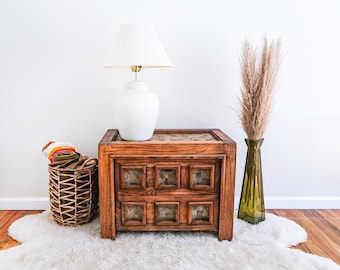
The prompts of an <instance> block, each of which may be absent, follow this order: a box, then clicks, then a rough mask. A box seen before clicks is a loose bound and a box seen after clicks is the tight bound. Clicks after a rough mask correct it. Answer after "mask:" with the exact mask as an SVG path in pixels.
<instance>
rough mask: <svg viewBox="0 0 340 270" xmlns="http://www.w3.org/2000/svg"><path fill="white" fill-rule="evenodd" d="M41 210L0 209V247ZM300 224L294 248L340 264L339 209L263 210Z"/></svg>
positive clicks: (6, 245)
mask: <svg viewBox="0 0 340 270" xmlns="http://www.w3.org/2000/svg"><path fill="white" fill-rule="evenodd" d="M40 212H41V211H18V210H13V211H8V210H6V211H5V210H3V211H0V250H4V249H7V248H10V247H14V246H17V245H19V244H20V243H18V242H17V241H15V240H13V239H12V238H11V237H9V236H8V234H7V230H8V227H9V226H10V224H12V223H13V222H14V221H15V220H17V219H19V218H21V217H23V216H25V215H29V214H36V213H40ZM267 212H268V213H273V214H276V215H279V216H282V217H286V218H288V219H291V220H293V221H295V222H297V223H298V224H300V225H301V226H302V227H303V228H304V229H305V230H306V231H307V233H308V240H307V241H306V242H305V243H302V244H300V245H298V246H296V247H294V248H296V249H300V250H303V251H305V252H308V253H313V254H316V255H319V256H323V257H326V258H330V259H332V260H333V261H335V262H336V263H338V264H340V210H267Z"/></svg>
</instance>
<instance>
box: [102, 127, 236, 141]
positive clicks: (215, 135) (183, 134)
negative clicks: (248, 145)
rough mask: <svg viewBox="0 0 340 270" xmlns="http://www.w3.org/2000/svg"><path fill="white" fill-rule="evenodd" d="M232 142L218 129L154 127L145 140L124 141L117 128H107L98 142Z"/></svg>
mask: <svg viewBox="0 0 340 270" xmlns="http://www.w3.org/2000/svg"><path fill="white" fill-rule="evenodd" d="M221 142H223V143H234V142H233V140H232V139H231V138H229V137H228V136H227V135H226V134H224V133H223V132H222V131H221V130H220V129H156V130H155V132H154V134H153V136H152V138H151V139H150V140H147V141H126V140H124V139H122V137H121V136H120V134H119V131H118V130H117V129H109V130H107V132H106V133H105V135H104V137H103V138H102V140H101V141H100V144H116V143H117V144H121V143H124V144H134V143H141V144H155V143H156V144H158V143H168V144H172V143H176V144H177V143H213V144H214V143H221Z"/></svg>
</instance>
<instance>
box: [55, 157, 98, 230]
mask: <svg viewBox="0 0 340 270" xmlns="http://www.w3.org/2000/svg"><path fill="white" fill-rule="evenodd" d="M97 164H98V160H97V159H95V158H91V159H87V160H86V161H85V162H84V163H83V165H82V166H81V167H80V168H77V169H74V170H70V169H61V168H53V167H51V166H49V167H48V171H49V194H50V209H51V211H52V216H53V218H54V219H55V221H56V222H58V223H59V224H61V225H64V226H77V225H81V224H85V223H88V222H90V221H91V220H92V218H93V217H94V216H95V215H96V213H97V210H98V197H99V194H98V192H99V191H98V171H97Z"/></svg>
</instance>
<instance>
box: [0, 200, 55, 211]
mask: <svg viewBox="0 0 340 270" xmlns="http://www.w3.org/2000/svg"><path fill="white" fill-rule="evenodd" d="M49 207H50V205H49V198H48V197H10V198H6V197H4V198H0V210H46V209H49Z"/></svg>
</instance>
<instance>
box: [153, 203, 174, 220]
mask: <svg viewBox="0 0 340 270" xmlns="http://www.w3.org/2000/svg"><path fill="white" fill-rule="evenodd" d="M155 223H156V224H157V225H176V224H179V203H178V202H155Z"/></svg>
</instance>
